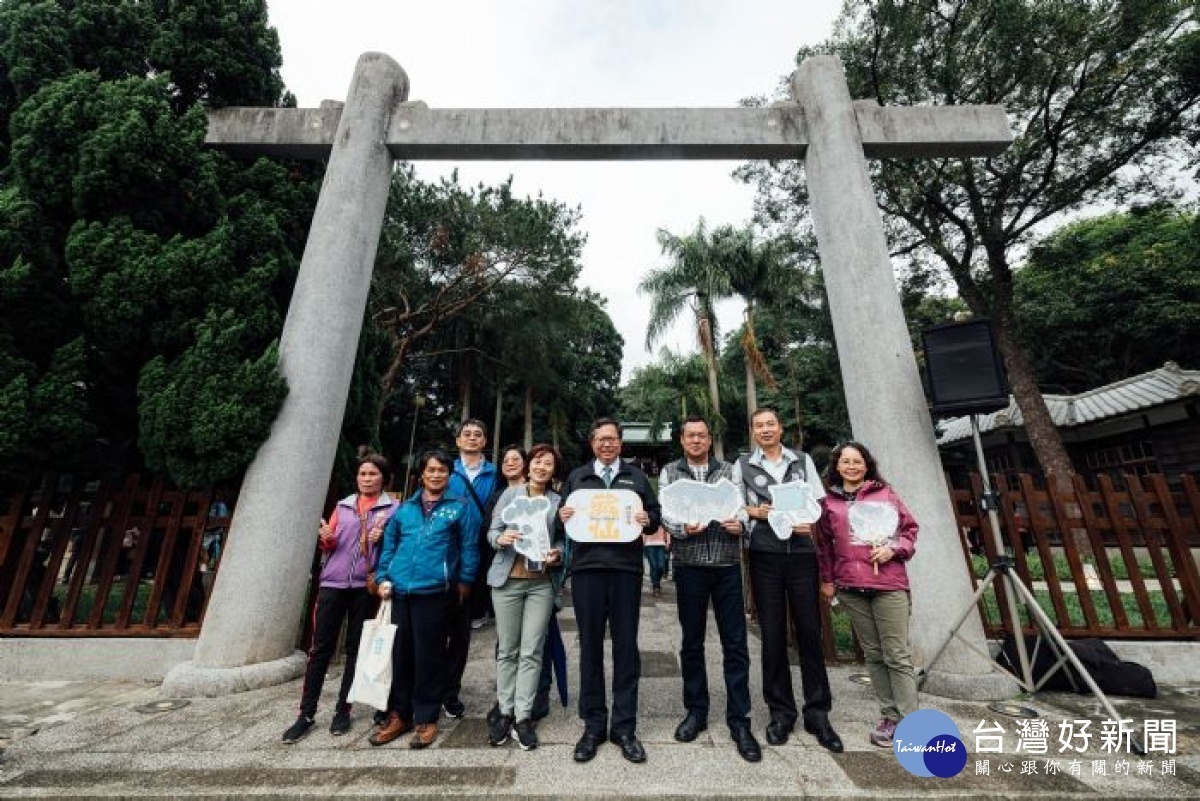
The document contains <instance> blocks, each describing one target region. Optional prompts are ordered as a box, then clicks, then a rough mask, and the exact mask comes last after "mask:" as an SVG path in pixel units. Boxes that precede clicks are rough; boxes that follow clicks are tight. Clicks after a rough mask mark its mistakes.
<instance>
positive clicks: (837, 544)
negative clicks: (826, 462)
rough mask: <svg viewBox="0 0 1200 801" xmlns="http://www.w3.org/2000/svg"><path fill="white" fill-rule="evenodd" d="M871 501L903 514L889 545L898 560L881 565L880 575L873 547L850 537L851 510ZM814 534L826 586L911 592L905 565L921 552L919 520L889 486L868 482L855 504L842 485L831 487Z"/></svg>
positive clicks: (822, 503)
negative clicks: (908, 590) (848, 498)
mask: <svg viewBox="0 0 1200 801" xmlns="http://www.w3.org/2000/svg"><path fill="white" fill-rule="evenodd" d="M867 502H873V503H890V504H892V505H893V506H895V507H896V511H898V512H899V513H900V525H899V527H898V529H897V532H896V535H895V536H894V537H892V540H891V542H889V543H888V544H889V545H890V546H891V547H892V550H893V551H895V552H896V557H895V558H894V559H890V560H888V561H887V562H884V563H882V564H881V565H879V572H878V574H877V573H876V572H875V570H874V568H873V567H872V565H871V546H870V545H859V544H857V543H854V542H852V540H851V536H850V507H851V506H852V505H853V504H854V503H867ZM814 534H815V536H814V540H815V541H816V545H817V561H818V562H819V563H820V566H821V581H822V582H823V583H826V584H828V583H830V582H832V583H833V584H835V585H837V586H838V588H840V589H860V590H907V589H908V570H907V569H906V568H905V566H904V565H905V563H906V562H907V561H908V560H909V559H911V558H912V557H913V554H914V553H916V550H917V521H916V519H914V518H913V516H912V513H911V512H909V511H908V507H907V506H905V505H904V501H902V500H900V496H898V495H897V494H896V493H895V492H893V491H892V488H891V487H890V486H888V485H887V484H884V483H883V482H881V481H874V480H872V481H867V482H866V483H865V484H863V485H862V487H860V488H859V490H858V495H857V497H856V498H855V500H854V501H850V500H847V498H846V495H845V493H844V492H843V491H842V488H841V486H840V485H839V486H834V487H830V488H829V491H828V494H827V495H826V496H825V497H824V498H822V499H821V518H820V519H819V520H818V521H817V526H816V531H815V532H814Z"/></svg>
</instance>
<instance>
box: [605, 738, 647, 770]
mask: <svg viewBox="0 0 1200 801" xmlns="http://www.w3.org/2000/svg"><path fill="white" fill-rule="evenodd" d="M608 741H609V742H610V743H612V744H613V745H615V746H617V747H619V748H620V749H621V756H623V757H625V758H626V759H628V760H629V761H630V762H636V763H642V762H645V761H646V749H645V748H642V744H641V742H639V741H638V738H637V737H635V736H634V735H632V734H614V735H612V736H611V737H609V738H608Z"/></svg>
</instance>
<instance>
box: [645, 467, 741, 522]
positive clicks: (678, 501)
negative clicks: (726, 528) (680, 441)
mask: <svg viewBox="0 0 1200 801" xmlns="http://www.w3.org/2000/svg"><path fill="white" fill-rule="evenodd" d="M658 500H659V501H660V502H661V503H662V511H663V516H664V517H670V518H671V519H672V520H678V521H680V522H681V523H685V524H686V525H689V526H698V525H701V524H703V523H707V522H709V521H710V520H715V521H717V522H718V523H720V522H722V521H725V520H731V519H733V518H734V517H735V516H736V515H737V513H738V510H739V509H741V508H742V493H741V492H739V491H738V488H737V487H736V486H734V484H733V482H732V481H730V480H729V479H727V478H722V479H720V480H719V481H717V482H715V483H713V484H706V483H704V482H703V481H694V480H693V479H690V478H684V479H680V480H679V481H673V482H671V483H670V484H668V485H667V486H665V487H663V488H662V489H661V490H660V491H659V493H658Z"/></svg>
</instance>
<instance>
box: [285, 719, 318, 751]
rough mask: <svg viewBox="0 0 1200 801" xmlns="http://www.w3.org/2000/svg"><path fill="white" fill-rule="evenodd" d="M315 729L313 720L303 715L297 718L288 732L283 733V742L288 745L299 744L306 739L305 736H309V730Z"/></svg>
mask: <svg viewBox="0 0 1200 801" xmlns="http://www.w3.org/2000/svg"><path fill="white" fill-rule="evenodd" d="M312 727H313V719H312V718H308V717H305V716H304V715H301V716H300V717H298V718H296V722H295V723H293V724H292V725H291V726H290V727H289V728H288V730H287V731H285V732H284V733H283V741H284V742H285V743H287V744H288V745H291V744H292V743H296V742H299V741H300V740H303V739H304V735H306V734H308V730H309V729H311V728H312Z"/></svg>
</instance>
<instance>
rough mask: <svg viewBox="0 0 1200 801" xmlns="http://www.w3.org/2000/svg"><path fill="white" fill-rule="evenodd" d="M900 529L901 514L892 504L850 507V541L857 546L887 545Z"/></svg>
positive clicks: (869, 504) (876, 503)
mask: <svg viewBox="0 0 1200 801" xmlns="http://www.w3.org/2000/svg"><path fill="white" fill-rule="evenodd" d="M898 528H900V512H898V511H897V510H896V507H895V506H893V505H892V504H890V503H886V502H883V501H867V502H866V503H856V504H854V505H852V506H851V507H850V540H851V542H853V543H854V544H855V545H870V546H871V547H872V548H879V547H881V546H883V545H887V544H888V542H889V541H890V540H891V539H892V537H894V536H895V535H896V529H898Z"/></svg>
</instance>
